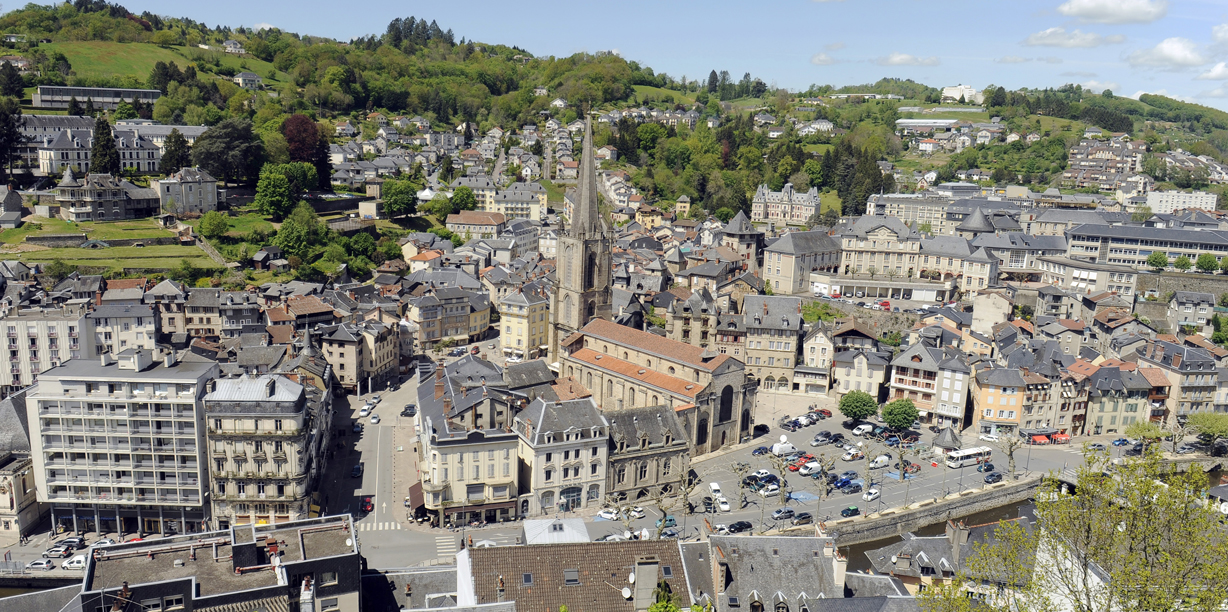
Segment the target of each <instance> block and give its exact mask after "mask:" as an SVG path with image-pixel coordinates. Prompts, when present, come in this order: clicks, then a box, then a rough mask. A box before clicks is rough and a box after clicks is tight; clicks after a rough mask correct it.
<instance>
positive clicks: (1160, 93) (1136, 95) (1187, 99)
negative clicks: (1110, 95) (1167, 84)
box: [1130, 89, 1194, 102]
mask: <svg viewBox="0 0 1228 612" xmlns="http://www.w3.org/2000/svg"><path fill="white" fill-rule="evenodd" d="M1143 94H1151V95H1153V96H1164V97H1166V98H1172V99H1174V100H1181V101H1182V102H1194V99H1193V98H1191V97H1189V96H1179V95H1177V94H1170V93H1168V90H1167V89H1157V90H1156V91H1147V90H1145V89H1140V90H1138V91H1136V92H1134V93H1133V94H1131V95H1130V97H1131V98H1134V99H1135V100H1137V99H1138V98H1139V96H1141V95H1143Z"/></svg>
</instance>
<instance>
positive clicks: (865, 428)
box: [853, 423, 874, 436]
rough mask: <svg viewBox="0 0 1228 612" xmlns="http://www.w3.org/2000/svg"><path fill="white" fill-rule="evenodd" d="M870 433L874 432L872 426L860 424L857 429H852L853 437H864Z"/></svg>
mask: <svg viewBox="0 0 1228 612" xmlns="http://www.w3.org/2000/svg"><path fill="white" fill-rule="evenodd" d="M872 431H874V426H873V425H871V424H869V423H862V424H861V425H858V426H857V427H854V428H853V435H854V436H864V435H866V434H868V433H870V432H872Z"/></svg>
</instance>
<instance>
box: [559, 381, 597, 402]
mask: <svg viewBox="0 0 1228 612" xmlns="http://www.w3.org/2000/svg"><path fill="white" fill-rule="evenodd" d="M550 388H551V389H553V390H554V394H555V395H557V396H558V398H559V401H560V402H565V401H567V400H573V399H583V398H586V397H592V396H593V392H592V391H589V390H588V389H586V388H584V385H582V384H580V382H579V381H577V380H576V379H575V378H574V377H572V376H568V377H567V378H560V379H559V380H557V381H555V383H554V384H553V385H550Z"/></svg>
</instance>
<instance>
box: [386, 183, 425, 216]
mask: <svg viewBox="0 0 1228 612" xmlns="http://www.w3.org/2000/svg"><path fill="white" fill-rule="evenodd" d="M380 195H381V196H383V199H384V213H385V214H387V215H388V216H390V217H400V216H403V215H412V214H414V213H415V212H417V208H418V186H417V185H415V184H413V183H411V182H409V181H408V180H405V179H391V180H385V181H384V186H383V187H382V188H381V190H380Z"/></svg>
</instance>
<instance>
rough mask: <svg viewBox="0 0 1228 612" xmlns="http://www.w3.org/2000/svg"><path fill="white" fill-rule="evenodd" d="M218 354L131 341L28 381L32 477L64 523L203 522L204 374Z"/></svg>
mask: <svg viewBox="0 0 1228 612" xmlns="http://www.w3.org/2000/svg"><path fill="white" fill-rule="evenodd" d="M217 375H218V365H217V364H216V363H212V362H187V361H185V362H176V361H175V358H174V356H173V355H171V354H167V355H165V356H163V355H159V354H157V353H155V352H154V351H150V350H139V349H128V350H125V351H121V352H120V353H119V354H118V355H115V354H112V353H104V354H103V355H102V356H101V357H99V358H94V359H73V360H70V361H68V362H66V363H64V364H62V365H60V366H59V367H56V368H52V369H50V370H48V371H46V372H44V373H43V374H41V375H40V376H39V379H38V384H37V385H36V386H34V387H32V388H30V389H29V390H28V391H27V394H26V402H25V404H26V414H27V418H28V423H29V424H30V431H31V436H30V438H31V443H32V446H33V448H32V449H31V454H32V456H33V458H34V469H33V472H34V485H35V487H36V488H37V492H38V500H39V501H40V502H43V503H45V504H49V505H50V506H51V522H52V524H53V525H62V526H64V527H65V528H66V529H67V530H68V531H96V532H118V533H120V534H132V533H138V534H143V533H159V534H172V533H195V532H198V531H201V530H202V529H204V528H205V526H206V525H207V521H208V519H209V516H208V509H209V506H208V504H207V503H206V499H207V495H206V492H207V491H208V471H207V470H206V468H205V463H204V462H205V460H206V459H205V448H204V446H205V435H204V429H205V428H204V410H203V402H202V398H203V397H204V392H205V383H206V381H208V380H209V379H211V378H215V377H217Z"/></svg>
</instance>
